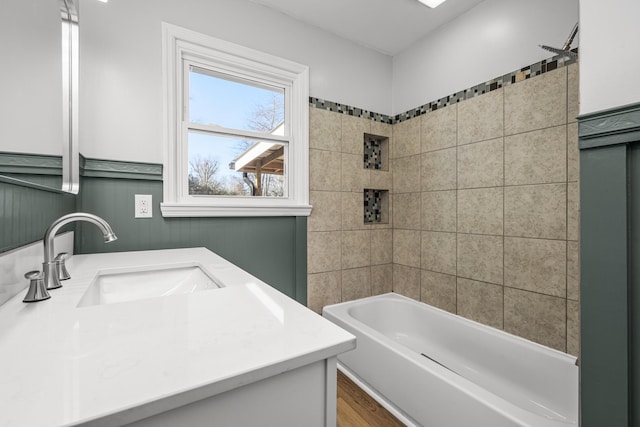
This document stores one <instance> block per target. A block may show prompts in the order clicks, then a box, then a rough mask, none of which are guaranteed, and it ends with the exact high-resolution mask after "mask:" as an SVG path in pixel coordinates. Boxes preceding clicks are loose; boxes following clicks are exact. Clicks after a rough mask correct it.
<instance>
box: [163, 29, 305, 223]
mask: <svg viewBox="0 0 640 427" xmlns="http://www.w3.org/2000/svg"><path fill="white" fill-rule="evenodd" d="M189 60H190V61H193V60H197V61H200V62H202V63H206V64H214V65H215V67H216V68H218V69H219V70H224V71H225V72H227V73H229V74H231V75H237V76H239V77H240V78H246V76H254V77H255V78H256V79H258V80H259V81H263V82H269V83H271V84H273V85H274V86H278V87H283V88H284V89H285V114H286V119H287V120H288V121H289V123H288V124H289V129H290V134H289V135H288V144H287V147H288V148H287V150H286V151H287V153H288V154H287V158H286V165H285V169H286V178H287V180H288V185H287V189H288V192H287V194H286V196H285V197H281V198H279V197H278V198H276V197H243V196H192V195H189V192H188V185H187V179H188V165H187V157H186V156H187V132H186V131H185V125H184V123H183V111H182V110H183V108H184V104H183V99H184V92H185V91H184V88H183V82H184V81H185V76H184V73H185V69H184V65H183V64H184V61H189ZM162 63H163V74H162V80H163V81H162V83H163V87H164V95H163V103H164V111H163V115H164V132H163V141H164V167H163V179H164V185H163V202H162V203H161V204H160V209H161V211H162V215H163V216H165V217H196V216H198V217H201V216H308V215H309V214H310V213H311V206H310V205H309V67H307V66H306V65H301V64H298V63H295V62H292V61H289V60H286V59H283V58H279V57H276V56H273V55H270V54H267V53H264V52H260V51H257V50H254V49H250V48H247V47H244V46H240V45H237V44H235V43H230V42H227V41H224V40H220V39H217V38H214V37H210V36H207V35H204V34H201V33H197V32H195V31H191V30H187V29H185V28H181V27H178V26H176V25H172V24H168V23H166V22H163V23H162ZM208 127H211V126H208ZM215 128H216V129H212V130H215V131H220V132H221V133H224V132H225V131H226V130H225V128H221V127H217V126H216V127H215ZM234 132H236V131H235V130H234ZM236 133H237V132H236ZM249 133H252V132H249ZM255 136H257V137H258V138H262V137H264V135H259V134H256V135H255Z"/></svg>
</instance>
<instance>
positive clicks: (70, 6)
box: [59, 0, 80, 194]
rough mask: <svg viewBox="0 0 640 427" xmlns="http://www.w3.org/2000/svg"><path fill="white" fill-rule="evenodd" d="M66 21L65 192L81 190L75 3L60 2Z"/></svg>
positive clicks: (64, 34)
mask: <svg viewBox="0 0 640 427" xmlns="http://www.w3.org/2000/svg"><path fill="white" fill-rule="evenodd" d="M59 1H60V15H61V18H62V147H63V150H62V191H64V192H67V193H72V194H78V192H79V190H80V167H79V163H80V155H79V154H80V153H79V150H78V116H79V113H78V111H79V110H78V99H79V95H78V76H79V74H80V73H79V71H80V69H79V39H80V38H79V19H78V7H77V4H76V1H75V0H59Z"/></svg>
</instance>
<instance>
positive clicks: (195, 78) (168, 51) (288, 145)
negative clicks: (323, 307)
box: [161, 23, 311, 216]
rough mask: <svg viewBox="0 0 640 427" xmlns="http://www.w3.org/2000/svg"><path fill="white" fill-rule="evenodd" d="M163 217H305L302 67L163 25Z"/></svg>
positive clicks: (304, 72) (304, 86)
mask: <svg viewBox="0 0 640 427" xmlns="http://www.w3.org/2000/svg"><path fill="white" fill-rule="evenodd" d="M163 54H164V57H163V66H164V70H163V71H164V74H163V84H164V87H165V135H164V140H165V141H164V144H165V161H164V202H163V203H162V204H161V209H162V214H163V215H164V216H274V215H289V216H290V215H309V213H310V211H311V207H310V206H309V192H308V181H309V178H308V175H309V173H308V112H309V110H308V109H309V101H308V100H309V89H308V75H309V71H308V68H307V67H306V66H303V65H300V64H296V63H293V62H291V61H288V60H284V59H281V58H278V57H275V56H272V55H268V54H265V53H262V52H258V51H255V50H252V49H248V48H246V47H242V46H239V45H236V44H233V43H229V42H226V41H222V40H218V39H215V38H212V37H209V36H205V35H202V34H199V33H195V32H193V31H190V30H186V29H184V28H180V27H176V26H174V25H170V24H166V23H163Z"/></svg>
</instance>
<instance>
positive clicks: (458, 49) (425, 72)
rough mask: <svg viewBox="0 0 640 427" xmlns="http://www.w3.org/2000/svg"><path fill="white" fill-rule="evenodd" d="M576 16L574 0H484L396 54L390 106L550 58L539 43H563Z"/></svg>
mask: <svg viewBox="0 0 640 427" xmlns="http://www.w3.org/2000/svg"><path fill="white" fill-rule="evenodd" d="M590 1H591V2H594V3H595V1H594V0H590ZM617 1H618V2H622V3H624V2H625V1H624V0H617ZM631 1H632V0H627V2H631ZM634 1H635V0H634ZM603 7H604V6H603ZM607 7H609V3H607ZM629 19H630V18H629ZM576 22H578V0H535V1H531V0H485V1H484V2H482V3H480V4H479V5H478V6H476V7H475V8H473V9H471V10H470V11H468V12H467V13H465V14H464V15H461V16H460V17H458V18H457V19H455V20H453V21H451V22H450V23H448V24H445V25H444V26H442V27H440V28H439V29H437V30H435V31H434V32H432V33H431V34H429V35H427V36H426V37H425V38H423V39H422V40H420V41H418V42H416V43H415V44H414V45H413V46H411V47H409V48H408V49H406V50H405V51H404V52H402V53H400V54H398V55H396V56H395V57H394V59H393V85H392V91H393V92H392V93H393V100H392V111H393V113H394V114H399V113H402V112H405V111H407V110H410V109H412V108H415V107H418V106H420V105H423V104H425V103H427V102H431V101H435V100H437V99H438V98H442V97H444V96H447V95H451V94H453V93H455V92H457V91H460V90H464V89H466V88H469V87H471V86H475V85H477V84H479V83H482V82H485V81H487V80H490V79H493V78H495V77H498V76H501V75H504V74H506V73H509V72H512V71H515V70H517V69H519V68H522V67H524V66H527V65H529V64H532V63H534V62H537V61H540V60H542V59H546V58H550V57H551V56H553V54H552V53H550V52H547V51H545V50H542V49H541V48H539V47H538V45H539V44H546V45H550V46H555V47H562V45H563V43H564V42H565V40H566V39H567V37H568V36H569V33H570V32H571V29H572V28H573V25H574V24H575V23H576ZM581 40H582V39H581ZM636 40H637V38H636ZM577 42H578V39H577V38H576V40H575V41H574V44H573V46H574V47H575V46H577V45H578V43H577ZM583 65H584V64H583Z"/></svg>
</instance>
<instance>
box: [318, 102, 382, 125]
mask: <svg viewBox="0 0 640 427" xmlns="http://www.w3.org/2000/svg"><path fill="white" fill-rule="evenodd" d="M309 104H310V105H311V106H312V107H314V108H319V109H321V110H327V111H331V112H334V113H342V114H346V115H347V116H355V117H361V118H364V119H370V120H372V121H374V122H380V123H387V124H393V123H392V120H393V118H392V117H391V116H387V115H386V114H379V113H374V112H373V111H367V110H363V109H362V108H358V107H351V106H349V105H345V104H339V103H337V102H333V101H325V100H324V99H320V98H314V97H309Z"/></svg>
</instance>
